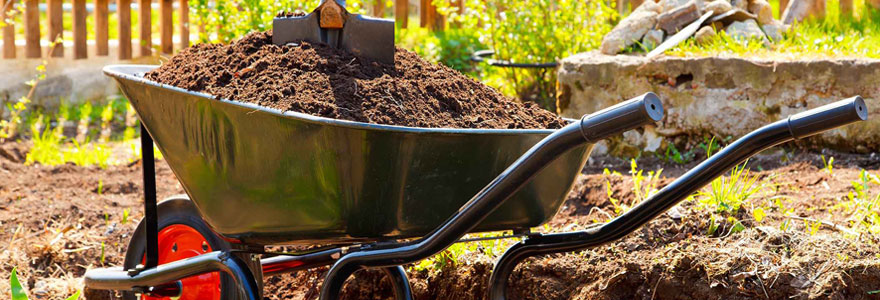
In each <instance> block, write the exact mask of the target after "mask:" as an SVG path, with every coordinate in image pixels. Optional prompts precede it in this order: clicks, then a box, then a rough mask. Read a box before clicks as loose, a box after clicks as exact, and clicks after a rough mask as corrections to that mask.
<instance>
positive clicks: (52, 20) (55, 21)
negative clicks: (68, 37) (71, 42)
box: [46, 0, 64, 57]
mask: <svg viewBox="0 0 880 300" xmlns="http://www.w3.org/2000/svg"><path fill="white" fill-rule="evenodd" d="M47 2H49V3H48V5H47V7H46V16H47V18H46V24H47V26H46V27H48V29H49V35H48V36H46V40H48V41H49V42H53V41H55V40H57V39H62V38H64V24H63V21H62V20H63V16H62V13H63V12H64V11H63V9H64V8H63V5H64V1H63V0H48V1H47ZM51 51H52V52H51V53H49V56H51V57H63V56H64V43H59V44H58V45H55V47H54V48H52V50H51Z"/></svg>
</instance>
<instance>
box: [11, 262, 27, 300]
mask: <svg viewBox="0 0 880 300" xmlns="http://www.w3.org/2000/svg"><path fill="white" fill-rule="evenodd" d="M16 273H17V272H16V268H12V275H11V276H9V287H10V289H11V290H12V300H28V296H27V293H25V292H24V288H23V287H21V282H19V281H18V274H16Z"/></svg>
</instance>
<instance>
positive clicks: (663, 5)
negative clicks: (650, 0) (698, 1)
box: [658, 0, 690, 12]
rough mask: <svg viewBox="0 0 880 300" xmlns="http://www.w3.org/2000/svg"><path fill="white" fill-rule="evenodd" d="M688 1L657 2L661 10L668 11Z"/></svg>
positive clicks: (669, 0) (668, 0)
mask: <svg viewBox="0 0 880 300" xmlns="http://www.w3.org/2000/svg"><path fill="white" fill-rule="evenodd" d="M688 2H690V0H660V2H659V3H658V4H659V5H660V7H661V8H662V12H668V11H672V10H674V9H676V8H679V7H682V6H685V5H686V4H688Z"/></svg>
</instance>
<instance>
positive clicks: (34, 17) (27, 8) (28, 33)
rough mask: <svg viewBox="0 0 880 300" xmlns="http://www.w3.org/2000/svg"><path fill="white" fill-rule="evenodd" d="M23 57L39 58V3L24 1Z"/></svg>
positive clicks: (30, 0) (29, 0) (36, 1)
mask: <svg viewBox="0 0 880 300" xmlns="http://www.w3.org/2000/svg"><path fill="white" fill-rule="evenodd" d="M24 41H25V49H24V56H25V57H27V58H40V57H41V56H42V54H41V53H40V52H41V51H42V50H41V47H40V1H39V0H26V1H25V2H24Z"/></svg>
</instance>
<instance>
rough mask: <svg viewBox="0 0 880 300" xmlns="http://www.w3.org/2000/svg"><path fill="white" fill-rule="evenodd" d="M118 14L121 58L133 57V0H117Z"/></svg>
mask: <svg viewBox="0 0 880 300" xmlns="http://www.w3.org/2000/svg"><path fill="white" fill-rule="evenodd" d="M116 16H117V17H118V18H119V24H118V25H119V29H118V30H117V31H118V32H119V36H118V37H117V38H118V39H119V59H120V60H126V59H131V0H116Z"/></svg>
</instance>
